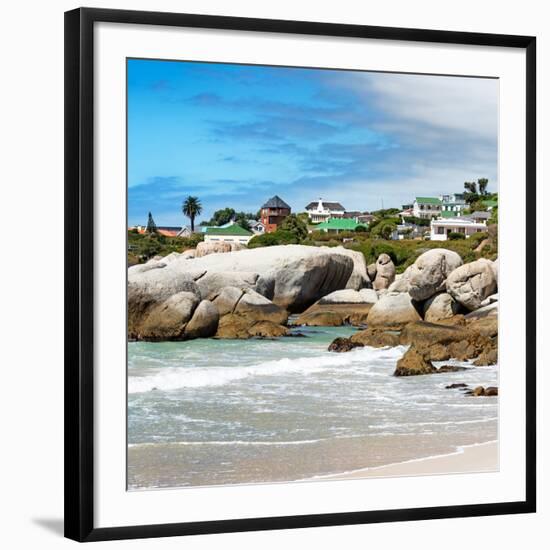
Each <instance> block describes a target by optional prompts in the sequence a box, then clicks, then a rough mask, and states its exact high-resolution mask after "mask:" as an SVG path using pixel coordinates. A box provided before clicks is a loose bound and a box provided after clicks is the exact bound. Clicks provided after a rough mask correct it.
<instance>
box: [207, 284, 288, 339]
mask: <svg viewBox="0 0 550 550" xmlns="http://www.w3.org/2000/svg"><path fill="white" fill-rule="evenodd" d="M214 305H215V306H216V308H217V310H218V311H219V314H220V321H219V323H218V330H217V332H216V337H217V338H251V337H253V336H266V337H277V336H284V335H286V334H287V333H288V329H287V328H286V327H284V326H282V325H284V324H285V323H286V322H287V319H288V313H287V312H286V311H285V310H284V309H282V308H280V307H279V306H277V305H275V304H274V303H273V302H271V301H270V300H268V299H267V298H265V297H264V296H262V295H261V294H258V293H257V292H255V291H254V290H251V289H240V288H236V287H226V288H224V289H223V291H222V292H221V293H220V294H219V295H218V296H217V297H216V299H215V300H214ZM277 327H280V328H277Z"/></svg>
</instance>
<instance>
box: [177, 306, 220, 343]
mask: <svg viewBox="0 0 550 550" xmlns="http://www.w3.org/2000/svg"><path fill="white" fill-rule="evenodd" d="M219 320H220V314H219V312H218V308H217V307H216V306H215V305H214V304H213V303H212V302H210V301H209V300H203V301H202V302H201V303H200V304H199V305H198V306H197V309H195V311H194V313H193V316H192V317H191V320H190V321H189V322H188V323H187V325H186V326H185V331H184V335H185V337H186V338H209V337H210V336H214V334H216V331H217V330H218V322H219Z"/></svg>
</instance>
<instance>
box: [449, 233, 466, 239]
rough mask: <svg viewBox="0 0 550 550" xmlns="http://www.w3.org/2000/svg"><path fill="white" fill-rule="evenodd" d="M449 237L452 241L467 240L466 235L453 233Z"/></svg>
mask: <svg viewBox="0 0 550 550" xmlns="http://www.w3.org/2000/svg"><path fill="white" fill-rule="evenodd" d="M447 237H448V239H449V240H450V241H459V240H464V239H465V238H466V235H464V233H454V232H451V233H449V234H448V235H447Z"/></svg>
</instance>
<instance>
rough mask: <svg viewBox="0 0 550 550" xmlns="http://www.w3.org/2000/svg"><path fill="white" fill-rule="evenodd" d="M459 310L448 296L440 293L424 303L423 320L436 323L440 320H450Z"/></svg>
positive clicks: (454, 301) (456, 304)
mask: <svg viewBox="0 0 550 550" xmlns="http://www.w3.org/2000/svg"><path fill="white" fill-rule="evenodd" d="M459 309H460V307H459V305H458V303H457V302H456V300H455V299H454V298H453V297H452V296H451V295H450V294H447V293H446V292H441V293H439V294H436V295H435V296H432V297H431V298H429V299H428V300H426V302H424V320H425V321H428V322H429V323H436V322H437V321H441V320H442V319H450V318H451V317H453V316H455V315H456V314H457V313H458V311H459Z"/></svg>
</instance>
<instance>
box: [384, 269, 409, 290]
mask: <svg viewBox="0 0 550 550" xmlns="http://www.w3.org/2000/svg"><path fill="white" fill-rule="evenodd" d="M411 267H412V266H409V267H407V269H405V271H404V272H403V273H400V274H397V275H396V276H395V279H394V281H393V283H392V284H391V285H390V286H389V288H388V292H409V275H410V274H411Z"/></svg>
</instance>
